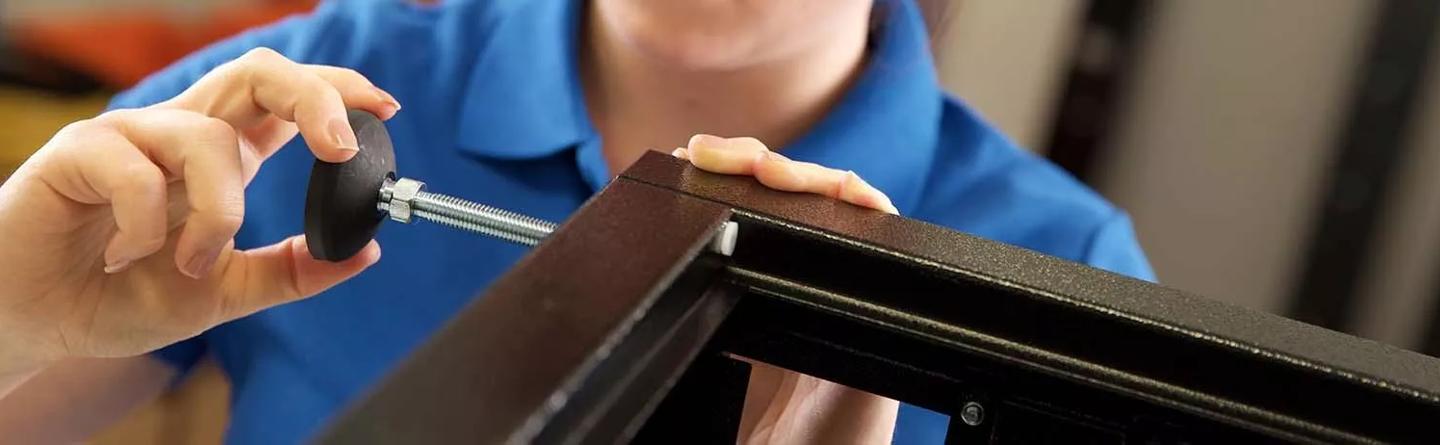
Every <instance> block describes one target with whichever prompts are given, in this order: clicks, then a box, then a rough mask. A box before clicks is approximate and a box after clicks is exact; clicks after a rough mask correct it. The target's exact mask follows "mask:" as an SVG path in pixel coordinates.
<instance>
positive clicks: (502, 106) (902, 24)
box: [458, 0, 944, 212]
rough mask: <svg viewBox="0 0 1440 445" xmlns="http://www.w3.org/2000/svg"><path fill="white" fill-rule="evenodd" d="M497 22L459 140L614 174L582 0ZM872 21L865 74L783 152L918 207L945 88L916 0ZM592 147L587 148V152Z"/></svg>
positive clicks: (533, 7)
mask: <svg viewBox="0 0 1440 445" xmlns="http://www.w3.org/2000/svg"><path fill="white" fill-rule="evenodd" d="M509 6H511V7H513V8H514V9H513V10H511V11H508V13H506V14H503V15H502V17H503V18H502V19H501V20H499V21H497V22H495V24H494V26H495V28H494V30H493V32H492V33H491V40H490V41H489V42H487V43H486V44H485V45H484V49H483V51H484V53H483V54H481V57H480V58H479V60H478V61H477V64H476V67H475V71H474V73H473V74H472V75H471V78H470V83H469V85H468V87H467V88H468V89H467V91H465V93H464V94H465V98H464V103H463V104H462V105H461V110H460V113H461V114H460V118H461V120H460V122H461V126H460V130H459V134H458V138H459V139H458V141H459V145H460V148H461V149H462V150H465V151H467V152H470V153H472V154H475V155H479V156H482V157H488V158H499V159H531V158H538V157H543V156H550V155H554V154H557V153H559V152H562V151H564V150H568V149H572V148H577V147H579V150H580V152H579V153H577V160H578V162H579V163H580V168H581V173H582V175H584V176H585V177H586V179H587V180H589V182H591V183H592V185H594V186H596V187H597V188H598V187H599V185H600V184H603V182H604V181H606V180H608V179H609V177H610V176H611V174H610V173H609V172H607V171H606V167H605V165H604V162H603V161H601V160H600V158H601V157H600V156H599V153H598V150H599V145H600V144H599V143H598V138H599V137H598V135H597V134H596V132H595V130H594V127H593V126H591V123H590V118H589V115H588V114H587V112H586V108H585V98H584V93H583V91H582V90H581V84H580V79H579V69H578V66H577V59H578V53H577V46H576V43H577V40H578V35H577V33H578V32H579V29H580V26H579V25H580V22H579V21H580V18H581V12H582V11H583V9H584V8H583V4H582V2H581V1H579V0H556V1H536V0H527V1H520V2H515V3H512V4H510V5H509ZM875 6H876V9H875V13H876V14H878V15H877V17H878V18H879V20H878V23H879V25H878V26H877V27H876V29H875V31H874V33H873V35H872V39H871V43H870V45H871V50H870V54H869V58H868V60H867V61H866V67H865V69H864V72H863V73H861V75H860V77H859V78H858V79H857V80H856V81H855V84H854V85H852V86H851V88H850V90H849V91H847V92H846V93H845V94H844V96H843V97H842V98H841V99H840V101H839V103H837V104H836V105H835V108H834V109H832V110H830V112H829V113H828V114H826V116H825V117H824V118H822V119H821V121H820V122H819V123H818V124H816V126H815V127H814V128H811V129H810V131H809V132H807V133H806V134H804V135H803V136H801V137H800V138H799V139H798V140H796V141H794V142H793V143H791V144H790V145H789V146H787V147H785V148H784V149H783V150H784V152H785V154H786V156H789V157H791V158H793V159H799V160H805V161H810V162H816V163H819V164H822V165H825V166H828V167H834V168H840V169H846V170H854V171H855V172H856V173H857V174H859V175H860V176H861V177H863V178H865V179H866V180H867V181H869V182H870V183H871V184H873V185H875V186H876V187H878V188H879V189H880V190H882V191H884V192H886V193H887V194H889V195H890V197H891V199H892V200H894V201H895V205H896V206H897V207H899V208H900V210H901V211H902V212H906V211H909V210H912V209H914V206H915V205H916V203H917V202H918V199H919V195H920V193H921V192H922V188H923V186H924V181H925V178H926V176H927V174H926V173H928V171H929V167H930V164H931V161H932V159H933V156H934V151H935V145H936V140H937V136H938V128H939V120H940V116H941V112H942V110H943V108H942V105H943V102H944V96H943V94H942V93H941V92H940V88H939V85H938V83H937V81H936V78H935V68H934V64H933V62H932V61H931V58H930V49H929V36H928V34H927V33H926V31H925V26H924V20H923V19H922V18H921V16H920V13H919V11H918V9H917V8H916V7H915V5H914V4H913V1H912V0H876V5H875ZM587 151H592V153H587Z"/></svg>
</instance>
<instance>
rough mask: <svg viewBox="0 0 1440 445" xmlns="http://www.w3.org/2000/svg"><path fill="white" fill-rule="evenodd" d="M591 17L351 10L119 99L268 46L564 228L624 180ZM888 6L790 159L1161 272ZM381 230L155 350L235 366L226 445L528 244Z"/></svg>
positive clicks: (394, 350)
mask: <svg viewBox="0 0 1440 445" xmlns="http://www.w3.org/2000/svg"><path fill="white" fill-rule="evenodd" d="M580 6H581V5H580V4H579V1H571V0H484V1H448V2H444V3H443V4H441V5H439V6H415V5H411V4H409V3H408V2H401V1H399V0H395V1H377V0H354V1H332V2H328V3H325V4H323V5H322V6H320V7H319V8H318V9H317V10H316V11H315V12H314V13H312V14H310V15H307V16H303V17H295V18H291V19H288V20H285V21H283V22H280V23H277V24H275V25H272V26H268V27H265V28H262V29H258V30H255V31H252V32H249V33H247V34H244V35H241V36H239V37H236V38H234V39H231V40H229V41H226V42H223V43H220V44H218V45H215V46H213V47H211V48H209V49H206V50H203V51H201V52H199V53H197V54H195V55H192V56H190V57H188V58H186V59H185V60H182V61H180V62H179V63H177V64H176V65H175V66H173V67H170V68H169V69H166V70H164V71H163V72H160V73H158V74H156V75H154V76H152V77H151V78H149V79H147V80H146V81H144V82H143V83H141V84H140V85H139V86H137V87H135V88H134V89H133V90H130V91H128V92H126V93H123V94H122V95H120V96H119V97H117V98H116V99H115V102H114V104H113V106H114V107H122V108H123V107H139V106H145V105H149V104H152V103H155V102H159V101H162V100H165V99H167V98H170V97H172V96H175V95H176V94H178V93H179V92H180V91H182V90H184V89H185V88H186V87H187V86H189V85H190V84H191V83H193V82H194V81H195V80H196V79H198V78H199V77H200V76H201V75H202V74H204V73H206V72H207V71H209V70H210V69H211V68H213V67H215V66H216V65H219V64H221V63H224V62H226V61H228V60H231V59H233V58H235V57H238V56H239V55H241V54H243V53H244V52H245V51H246V50H249V49H251V48H254V47H257V46H267V47H270V48H273V49H275V50H278V51H280V52H281V53H283V54H285V55H287V56H288V57H290V58H291V59H294V60H296V61H299V62H302V63H312V64H327V65H339V66H346V67H351V68H354V69H356V70H358V71H360V72H361V73H364V74H365V75H366V76H367V77H369V78H370V79H371V80H372V81H374V82H375V83H376V84H377V85H379V86H380V87H382V88H384V89H386V90H387V91H390V92H391V93H393V94H394V95H395V96H396V97H397V98H398V99H399V100H400V102H401V103H403V104H404V105H405V109H404V111H402V112H400V113H399V115H397V116H396V117H395V118H394V119H393V120H391V121H390V122H389V124H388V125H389V128H390V134H391V137H392V138H393V140H394V142H395V147H396V151H397V152H396V161H397V163H398V165H399V170H400V173H401V174H403V175H405V176H409V177H414V178H421V179H422V180H424V181H426V182H428V183H429V184H430V185H431V187H433V188H434V189H435V190H443V191H445V192H447V193H451V194H455V195H459V196H463V197H467V198H470V199H474V200H477V201H479V202H483V203H487V204H492V205H495V206H499V207H502V208H507V209H514V210H518V211H521V212H524V213H527V214H531V215H536V216H539V217H542V218H547V219H551V220H555V221H559V220H563V219H565V218H566V216H568V215H569V214H570V213H571V212H572V211H574V210H575V209H576V208H577V207H579V206H580V204H581V203H582V202H584V201H585V200H586V199H587V198H589V197H590V196H591V195H592V194H594V193H595V192H596V191H597V190H599V189H600V188H601V187H602V186H604V185H605V183H606V182H608V181H609V180H610V179H611V178H612V177H613V176H614V174H615V173H616V172H612V171H609V170H608V168H607V166H606V164H605V162H604V159H603V157H602V156H601V153H600V146H601V144H600V137H599V135H598V134H597V133H596V131H595V128H594V127H593V125H592V124H591V122H590V120H589V117H588V115H587V111H586V108H585V101H584V96H583V94H582V92H581V85H580V81H579V78H578V74H577V69H576V48H577V45H576V39H577V35H578V34H577V30H578V29H579V23H580V22H579V20H580V18H581V17H580V12H581V11H582V10H583V8H581V7H580ZM876 11H877V12H876V14H879V15H880V16H881V17H880V18H879V20H878V21H877V23H878V26H876V28H875V29H874V31H873V32H872V39H871V43H870V52H869V58H868V61H867V65H866V67H865V69H864V72H863V73H862V74H861V76H860V77H859V78H858V80H857V81H856V82H855V84H854V86H852V87H851V88H850V90H849V91H848V92H846V93H845V94H844V96H843V98H842V99H841V100H840V102H839V103H838V104H837V105H836V106H835V107H834V109H832V110H830V111H829V113H828V114H827V115H826V116H825V117H824V118H823V119H822V120H821V121H820V122H819V123H818V124H816V125H815V127H814V128H811V129H810V130H809V132H808V133H806V134H804V135H803V136H802V137H800V138H799V139H798V140H796V141H794V142H792V143H791V144H789V145H787V146H785V147H784V148H783V151H784V152H785V154H786V155H788V156H790V157H792V158H795V159H800V160H806V161H812V162H817V163H820V164H823V165H827V166H830V167H835V168H841V169H848V170H854V171H855V172H857V173H858V174H859V175H860V176H862V177H864V178H865V179H866V180H867V181H869V182H870V183H871V184H874V185H875V186H876V187H878V188H879V189H880V190H882V191H884V192H885V193H887V194H888V195H889V196H890V197H891V198H892V199H893V200H894V202H895V205H896V206H897V207H898V208H899V209H900V212H901V214H904V215H907V216H910V217H913V218H918V219H922V220H927V221H930V222H933V223H936V224H940V225H944V226H948V227H951V228H954V229H956V230H960V231H964V232H969V233H972V234H976V235H979V236H983V237H986V238H990V239H994V240H998V241H1002V242H1006V243H1010V244H1013V245H1017V246H1021V247H1025V248H1029V249H1033V250H1037V251H1041V252H1045V253H1048V254H1051V255H1055V256H1059V257H1062V258H1066V259H1070V260H1074V261H1079V262H1084V263H1089V264H1091V265H1094V266H1097V267H1101V268H1106V269H1109V270H1112V271H1116V272H1119V273H1123V274H1128V275H1132V276H1136V277H1140V278H1145V279H1151V278H1152V274H1151V271H1150V269H1149V267H1148V266H1147V264H1146V261H1145V259H1144V256H1143V255H1142V254H1141V252H1140V248H1139V246H1138V245H1137V243H1136V240H1135V237H1134V234H1133V231H1132V229H1131V227H1130V222H1129V220H1128V218H1127V217H1126V216H1125V214H1124V213H1123V212H1121V211H1120V210H1117V209H1116V208H1115V207H1113V206H1111V205H1110V204H1108V203H1106V202H1105V201H1104V200H1103V199H1102V198H1100V197H1099V196H1097V195H1096V194H1095V193H1094V192H1092V191H1090V190H1089V189H1087V188H1086V187H1085V186H1083V185H1081V184H1080V183H1079V182H1076V181H1075V180H1074V179H1072V178H1071V177H1070V176H1069V175H1066V174H1065V173H1064V172H1062V171H1061V170H1060V169H1058V168H1056V167H1055V166H1053V165H1051V164H1050V163H1048V162H1046V161H1045V160H1044V159H1041V158H1039V157H1036V156H1034V155H1031V154H1029V153H1027V152H1025V151H1023V150H1021V149H1018V148H1016V147H1015V146H1014V145H1013V144H1012V143H1011V142H1010V141H1008V140H1007V139H1006V138H1005V137H1004V136H1002V135H1000V133H999V132H998V131H997V130H996V129H995V128H994V127H991V126H990V125H988V124H986V123H985V122H983V121H982V120H981V119H980V118H979V117H978V116H976V114H975V113H974V112H973V111H971V110H969V109H967V108H966V107H965V106H964V105H963V104H961V103H960V102H959V101H957V100H955V99H954V98H951V97H948V96H946V95H945V93H943V92H942V91H941V89H940V87H939V85H938V83H937V81H936V78H935V74H934V66H933V64H932V62H931V59H930V53H929V48H928V47H927V41H928V36H927V34H926V31H925V30H924V25H923V20H921V18H920V15H919V13H918V11H917V9H916V7H915V6H914V5H913V4H912V3H911V0H877V8H876ZM970 63H984V61H983V60H976V61H971V62H970ZM639 125H643V124H639ZM706 131H707V129H706V128H695V129H694V132H696V133H701V132H706ZM681 142H683V141H677V144H678V143H681ZM301 144H302V143H301V141H300V140H299V139H298V138H297V139H296V140H295V141H293V142H291V143H290V146H288V147H286V148H285V149H283V150H281V151H280V152H279V154H277V155H275V156H274V157H273V158H272V159H270V160H269V161H268V162H266V163H265V165H264V167H263V168H261V170H260V173H259V175H258V176H257V177H256V178H255V180H254V182H253V183H251V185H250V186H249V188H248V189H247V191H246V198H247V201H246V210H247V213H246V215H245V223H244V226H243V227H242V228H241V231H240V234H239V235H238V236H237V238H236V244H237V246H238V247H241V248H246V247H256V246H262V245H266V244H270V243H273V242H276V241H279V240H281V239H283V238H285V237H287V236H289V235H292V234H296V233H300V232H302V219H303V218H302V215H303V209H304V201H305V186H306V180H307V177H308V175H309V170H310V164H311V162H312V159H313V158H312V157H311V155H310V154H309V152H308V151H307V150H306V149H305V148H304V147H303V146H302V145H301ZM378 238H379V240H380V244H381V245H382V246H383V248H384V252H385V253H384V258H383V259H381V260H380V262H379V263H378V264H376V265H375V266H373V267H371V268H370V269H369V270H368V271H366V272H364V273H363V274H361V275H360V276H358V277H356V278H354V279H352V280H350V281H347V282H345V283H343V284H340V285H338V286H336V287H335V288H333V289H331V290H329V291H327V292H325V293H323V294H321V295H319V296H316V297H314V298H311V299H308V300H305V301H301V302H297V303H292V304H288V305H285V306H281V307H277V308H273V309H270V310H266V311H263V312H260V313H257V314H254V315H252V316H249V317H246V318H243V319H240V320H236V321H234V322H230V323H226V324H224V325H221V326H218V327H216V328H214V329H211V330H209V331H207V332H205V333H203V334H201V335H199V336H197V337H195V338H192V339H189V340H185V341H182V342H180V343H178V344H175V345H173V346H170V347H167V348H164V349H162V350H160V351H157V352H156V353H155V354H154V356H155V357H158V358H159V359H162V360H164V361H166V362H168V363H170V364H173V365H174V366H175V367H177V368H178V369H180V370H182V371H184V370H187V369H188V368H189V367H190V366H191V365H193V364H194V363H195V362H196V360H197V359H199V358H200V357H201V356H204V355H210V356H213V357H215V358H216V359H217V360H218V361H219V363H220V365H221V367H222V368H223V369H224V370H225V372H226V373H227V374H228V375H229V377H230V380H231V383H232V384H233V396H232V400H231V404H232V415H231V420H230V427H229V430H228V432H227V435H226V437H227V440H228V441H229V442H231V443H244V444H276V443H294V442H300V441H303V440H304V439H305V438H307V437H310V436H311V435H313V434H314V433H315V432H317V430H318V429H319V428H321V427H322V426H323V425H324V424H325V423H326V421H327V420H328V419H329V418H330V417H331V416H332V415H333V414H335V413H336V412H337V411H338V410H340V409H341V408H342V407H343V406H345V404H346V403H347V402H350V401H352V400H353V399H355V397H356V396H357V395H359V394H362V393H364V392H365V390H366V388H368V387H369V386H370V385H372V384H374V383H375V382H376V381H377V379H378V378H380V377H381V376H382V375H384V373H385V372H386V371H387V370H388V369H390V368H391V367H392V366H394V365H395V364H396V363H397V362H399V361H400V360H401V359H403V358H405V356H406V355H407V354H408V353H409V352H410V351H411V350H412V349H414V348H415V347H416V346H417V345H419V344H420V343H421V342H422V341H424V340H425V339H426V337H428V336H429V335H430V334H431V333H432V332H434V331H435V330H436V329H437V328H438V327H439V326H440V325H441V324H442V323H444V322H445V321H446V320H447V319H449V318H450V317H451V315H453V314H455V313H456V311H457V310H459V309H460V308H461V307H462V306H463V305H465V304H466V303H467V302H469V301H470V300H471V299H472V298H474V297H475V296H476V295H477V294H478V293H479V292H480V291H482V290H484V288H485V287H486V285H488V284H489V283H490V282H491V281H492V280H494V279H495V277H497V276H498V275H500V274H501V273H504V272H505V270H506V269H508V268H509V267H510V265H511V264H512V263H514V262H515V261H516V259H518V258H519V257H520V256H521V255H522V254H524V252H525V249H524V248H521V247H518V246H515V245H511V244H507V243H504V242H500V241H495V240H491V239H488V238H485V237H480V236H475V235H471V234H467V233H460V232H458V231H454V230H450V229H446V228H442V227H439V226H435V225H429V224H425V223H420V224H413V225H409V226H400V225H396V224H390V225H388V226H386V227H384V228H382V229H381V230H380V233H379V235H378ZM475 360H486V358H485V357H475ZM495 366H506V364H505V363H496V364H495ZM477 415H483V413H477ZM945 428H946V420H945V418H944V416H941V415H939V414H935V413H931V412H928V411H925V410H922V409H919V408H914V407H910V406H905V407H902V408H901V412H900V418H899V425H898V426H897V429H896V433H895V437H896V442H897V443H902V444H910V443H935V444H938V443H941V438H942V437H943V436H944V433H945Z"/></svg>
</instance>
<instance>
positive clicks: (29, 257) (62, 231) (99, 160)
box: [0, 48, 400, 396]
mask: <svg viewBox="0 0 1440 445" xmlns="http://www.w3.org/2000/svg"><path fill="white" fill-rule="evenodd" d="M348 108H359V109H364V110H367V111H370V112H371V113H374V114H376V115H378V116H381V117H382V118H387V119H388V118H389V117H391V116H393V115H394V114H395V112H396V111H397V110H398V109H399V108H400V106H399V104H398V103H396V102H395V99H394V98H392V97H391V96H390V95H389V94H388V93H385V92H384V91H382V90H380V89H379V88H377V87H375V86H374V85H372V84H371V83H370V81H368V80H366V79H365V78H364V77H363V76H361V75H360V74H358V73H356V72H354V71H351V70H347V69H342V68H335V67H327V66H316V65H300V64H297V63H295V62H292V61H290V60H288V59H286V58H285V57H284V56H282V55H280V54H279V53H276V52H274V51H271V50H269V49H263V48H262V49H257V50H254V51H251V52H249V53H247V54H246V55H244V56H243V57H241V58H239V59H237V60H235V61H232V62H230V63H227V64H225V65H222V66H220V67H218V68H216V69H215V70H214V71H212V72H210V73H209V74H207V75H206V76H204V77H203V78H201V79H200V80H199V81H198V82H197V83H195V84H194V85H193V86H191V87H190V88H189V89H188V90H186V91H185V92H183V93H181V94H180V95H179V96H176V97H175V98H173V99H171V100H168V101H166V102H163V103H160V104H157V105H154V106H151V107H147V108H142V109H131V110H116V111H111V112H108V113H105V114H103V115H100V116H99V117H96V118H93V119H89V120H86V121H81V122H76V123H74V124H71V125H69V126H67V127H65V128H64V129H63V130H61V131H60V132H59V133H58V134H56V135H55V137H54V139H52V140H51V141H50V142H48V143H47V144H46V145H45V146H44V147H43V148H41V149H40V150H39V151H38V152H37V153H36V154H35V155H34V156H33V157H31V158H30V159H29V160H28V161H26V162H25V164H23V165H22V166H21V167H20V168H19V170H18V171H16V172H15V174H14V175H13V176H11V177H10V179H9V180H8V181H7V182H5V184H4V185H3V186H0V396H3V395H4V394H5V393H6V392H7V391H8V390H9V389H10V388H11V387H13V386H15V385H16V384H18V383H19V382H18V380H23V379H24V375H26V373H27V372H29V373H33V372H34V371H35V370H38V369H39V368H43V367H44V366H46V365H47V364H48V363H51V362H54V361H56V360H58V359H62V358H68V357H116V356H132V355H138V354H142V353H146V352H149V351H152V350H155V349H157V348H160V347H162V346H165V345H168V344H170V343H173V342H176V341H179V340H182V339H185V338H187V337H191V336H194V335H196V334H198V333H199V332H201V331H203V330H205V329H208V328H210V327H212V326H215V325H217V324H219V323H223V322H225V321H228V320H233V319H235V318H238V317H242V316H245V315H247V314H250V313H253V312H255V311H258V310H260V309H264V308H267V307H270V306H274V305H277V304H281V303H285V302H289V301H293V300H296V299H300V298H303V297H306V296H310V295H314V294H316V293H318V292H320V291H322V290H324V289H326V288H328V287H330V286H332V285H335V284H336V283H339V282H340V281H342V280H345V279H347V278H349V277H351V276H354V275H355V274H357V273H359V272H360V271H361V270H363V269H365V268H366V267H368V266H369V265H370V264H373V263H374V262H375V261H376V260H377V259H378V258H379V256H380V250H379V246H378V245H375V244H373V242H372V244H371V245H370V246H367V247H366V248H365V249H364V250H362V251H361V252H360V253H359V254H357V255H356V256H355V257H354V258H351V259H350V260H347V261H345V262H342V263H338V264H331V263H326V262H322V261H316V260H313V259H311V258H310V255H309V254H308V253H307V250H306V246H305V240H304V238H303V237H301V236H296V237H292V238H289V239H286V240H284V241H281V242H279V243H277V244H274V245H270V246H267V247H262V248H258V249H254V250H248V251H241V250H236V249H235V248H234V240H233V238H234V236H235V233H236V231H237V230H238V229H239V227H240V223H241V221H242V219H243V217H244V214H245V199H244V196H245V195H244V188H245V186H246V184H248V183H249V182H250V179H251V178H253V177H254V176H255V173H256V171H257V169H259V168H260V164H261V163H263V162H264V161H265V159H266V158H268V157H269V156H270V155H272V154H274V153H275V151H276V150H279V149H280V147H281V146H282V145H284V144H285V143H286V142H287V141H289V140H291V139H293V138H294V137H295V135H296V134H297V133H298V134H300V135H302V136H303V137H304V138H305V141H306V143H307V144H308V145H309V147H310V149H311V151H313V152H314V154H315V156H316V157H318V158H320V159H324V160H327V161H331V162H339V161H343V160H346V159H349V158H350V157H352V156H354V153H355V152H356V151H357V150H358V144H357V143H356V139H355V133H354V131H353V130H352V129H351V128H350V126H349V123H348V121H347V119H346V110H347V109H348ZM294 192H295V193H304V191H303V190H295V191H294Z"/></svg>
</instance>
